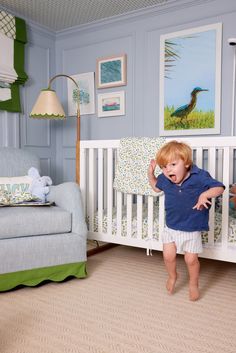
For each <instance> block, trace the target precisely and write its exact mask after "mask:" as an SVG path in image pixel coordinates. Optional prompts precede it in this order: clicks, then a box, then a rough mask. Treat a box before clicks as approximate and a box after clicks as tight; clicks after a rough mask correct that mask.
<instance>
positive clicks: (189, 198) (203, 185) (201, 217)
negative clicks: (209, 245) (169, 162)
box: [156, 165, 224, 232]
mask: <svg viewBox="0 0 236 353" xmlns="http://www.w3.org/2000/svg"><path fill="white" fill-rule="evenodd" d="M216 186H222V187H224V185H223V184H222V183H221V182H219V181H217V180H215V179H213V178H212V177H211V176H210V174H209V173H208V172H207V171H205V170H203V169H200V168H198V167H197V166H196V165H193V166H192V168H191V170H190V175H189V177H188V178H187V179H185V180H184V181H183V183H182V184H181V185H177V184H175V183H173V182H172V181H171V180H169V179H167V178H166V177H165V175H164V174H161V175H159V176H158V178H157V183H156V187H157V188H158V189H160V190H162V191H164V193H165V211H166V225H167V227H169V228H171V229H175V230H182V231H186V232H194V231H203V230H209V225H208V222H209V209H206V208H205V207H204V208H203V209H202V210H197V209H194V210H193V206H195V205H196V203H197V201H198V198H199V196H200V194H201V193H202V192H204V191H206V190H208V189H210V188H212V187H216ZM209 208H210V207H209Z"/></svg>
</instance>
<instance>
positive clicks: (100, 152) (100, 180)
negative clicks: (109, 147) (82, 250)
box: [98, 148, 104, 233]
mask: <svg viewBox="0 0 236 353" xmlns="http://www.w3.org/2000/svg"><path fill="white" fill-rule="evenodd" d="M103 196H104V194H103V149H102V148H99V149H98V231H99V232H100V233H102V231H103V227H102V222H103Z"/></svg>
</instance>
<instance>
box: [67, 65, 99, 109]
mask: <svg viewBox="0 0 236 353" xmlns="http://www.w3.org/2000/svg"><path fill="white" fill-rule="evenodd" d="M71 77H72V78H73V79H74V80H75V82H76V83H77V84H78V86H79V101H80V115H85V114H94V113H95V98H94V72H87V73H83V74H78V75H71ZM77 102H78V89H77V87H76V85H75V84H74V82H73V81H72V80H68V115H69V116H76V114H77V106H78V105H77Z"/></svg>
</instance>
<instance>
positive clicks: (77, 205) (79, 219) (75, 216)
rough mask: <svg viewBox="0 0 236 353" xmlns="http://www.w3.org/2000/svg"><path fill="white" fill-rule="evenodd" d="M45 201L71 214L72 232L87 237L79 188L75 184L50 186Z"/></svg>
mask: <svg viewBox="0 0 236 353" xmlns="http://www.w3.org/2000/svg"><path fill="white" fill-rule="evenodd" d="M47 200H48V201H50V202H55V204H56V205H57V206H59V207H61V208H64V209H65V210H67V211H69V212H70V213H71V214H72V232H74V233H78V234H80V235H82V236H84V235H86V236H87V226H86V223H85V217H84V210H83V205H82V196H81V191H80V187H79V185H78V184H76V183H75V182H67V183H62V184H59V185H53V186H50V191H49V194H48V195H47Z"/></svg>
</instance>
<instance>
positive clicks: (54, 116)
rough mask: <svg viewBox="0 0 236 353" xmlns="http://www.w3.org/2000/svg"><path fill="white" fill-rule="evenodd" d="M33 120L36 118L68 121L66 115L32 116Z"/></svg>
mask: <svg viewBox="0 0 236 353" xmlns="http://www.w3.org/2000/svg"><path fill="white" fill-rule="evenodd" d="M30 117H31V118H35V119H60V120H64V119H66V117H65V116H64V115H59V114H58V115H54V114H51V115H49V114H44V115H42V114H30Z"/></svg>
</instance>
